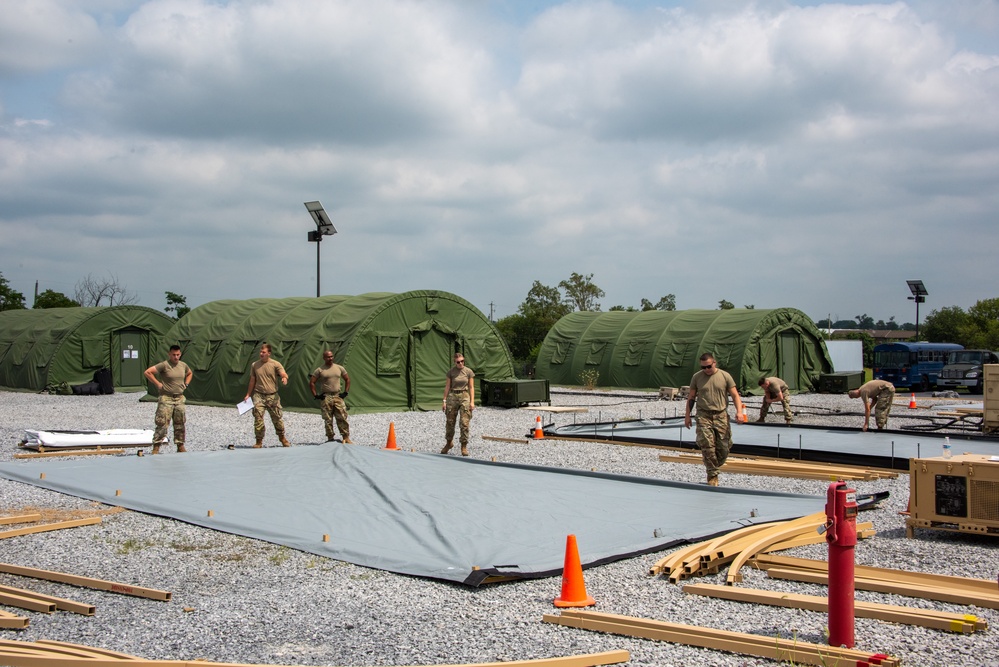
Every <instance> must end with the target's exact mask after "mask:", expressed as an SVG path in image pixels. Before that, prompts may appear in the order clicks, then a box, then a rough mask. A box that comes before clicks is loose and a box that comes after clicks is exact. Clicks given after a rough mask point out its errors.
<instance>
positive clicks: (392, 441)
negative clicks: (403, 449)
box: [385, 422, 399, 449]
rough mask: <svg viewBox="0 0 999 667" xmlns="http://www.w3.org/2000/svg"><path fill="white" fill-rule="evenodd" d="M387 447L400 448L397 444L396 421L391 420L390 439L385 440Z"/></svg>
mask: <svg viewBox="0 0 999 667" xmlns="http://www.w3.org/2000/svg"><path fill="white" fill-rule="evenodd" d="M385 449H399V448H398V447H396V446H395V422H389V434H388V440H386V441H385Z"/></svg>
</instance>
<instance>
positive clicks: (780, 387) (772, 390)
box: [767, 377, 791, 398]
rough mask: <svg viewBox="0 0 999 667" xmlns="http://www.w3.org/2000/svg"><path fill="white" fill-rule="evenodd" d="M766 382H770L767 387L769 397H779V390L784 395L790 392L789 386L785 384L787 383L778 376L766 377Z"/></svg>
mask: <svg viewBox="0 0 999 667" xmlns="http://www.w3.org/2000/svg"><path fill="white" fill-rule="evenodd" d="M767 382H769V383H770V386H768V387H767V393H768V394H770V398H780V395H781V392H784V395H785V396H788V395H789V394H790V393H791V388H790V387H788V386H787V383H786V382H784V381H783V380H781V379H780V378H778V377H772V378H767Z"/></svg>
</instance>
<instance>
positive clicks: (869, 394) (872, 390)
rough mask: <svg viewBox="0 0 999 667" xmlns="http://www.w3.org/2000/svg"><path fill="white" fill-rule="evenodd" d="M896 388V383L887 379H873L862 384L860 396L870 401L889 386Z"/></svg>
mask: <svg viewBox="0 0 999 667" xmlns="http://www.w3.org/2000/svg"><path fill="white" fill-rule="evenodd" d="M889 387H890V388H891V389H894V388H895V385H893V384H892V383H891V382H888V381H887V380H871V381H870V382H865V383H864V384H862V385H860V389H858V390H857V391H859V392H860V397H861V398H863V399H864V400H867V401H870V400H871V399H874V398H877V396H878V394H880V393H881V392H882V391H884V390H885V389H888V388H889Z"/></svg>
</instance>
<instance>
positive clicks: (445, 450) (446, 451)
mask: <svg viewBox="0 0 999 667" xmlns="http://www.w3.org/2000/svg"><path fill="white" fill-rule="evenodd" d="M452 447H454V443H453V442H451V441H450V440H448V441H447V444H446V445H444V449H442V450H441V454H447V453H448V452H450V451H451V448H452Z"/></svg>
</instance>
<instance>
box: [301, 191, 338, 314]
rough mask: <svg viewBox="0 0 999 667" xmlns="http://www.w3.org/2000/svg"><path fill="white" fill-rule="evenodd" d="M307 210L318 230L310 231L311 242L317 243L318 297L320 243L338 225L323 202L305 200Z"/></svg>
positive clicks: (317, 288) (334, 231) (317, 285)
mask: <svg viewBox="0 0 999 667" xmlns="http://www.w3.org/2000/svg"><path fill="white" fill-rule="evenodd" d="M305 210H307V211H308V212H309V215H311V216H312V221H313V222H315V223H316V230H315V231H312V232H309V243H315V244H316V297H318V296H319V295H320V292H319V244H320V243H322V241H323V237H324V236H333V235H334V234H336V227H334V226H333V221H332V220H330V216H329V214H328V213H327V212H326V209H324V208H323V205H322V202H319V201H307V202H305Z"/></svg>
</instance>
